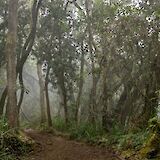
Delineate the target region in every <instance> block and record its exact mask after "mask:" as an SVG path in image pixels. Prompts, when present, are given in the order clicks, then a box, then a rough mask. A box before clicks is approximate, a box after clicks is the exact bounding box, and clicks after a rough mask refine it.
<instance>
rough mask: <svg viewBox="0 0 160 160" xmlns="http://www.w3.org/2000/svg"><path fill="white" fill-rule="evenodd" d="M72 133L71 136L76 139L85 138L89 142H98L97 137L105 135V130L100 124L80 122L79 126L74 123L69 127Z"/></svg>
mask: <svg viewBox="0 0 160 160" xmlns="http://www.w3.org/2000/svg"><path fill="white" fill-rule="evenodd" d="M68 131H69V133H70V134H71V138H74V139H79V140H80V139H85V140H87V141H88V142H96V141H97V139H98V138H99V137H100V136H102V135H103V133H104V131H103V129H102V128H101V127H100V125H98V126H94V125H93V124H90V123H85V122H84V123H80V124H79V125H78V126H77V125H76V124H75V123H72V124H71V125H70V127H69V129H68Z"/></svg>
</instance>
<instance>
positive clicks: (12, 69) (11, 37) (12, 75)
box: [6, 0, 18, 128]
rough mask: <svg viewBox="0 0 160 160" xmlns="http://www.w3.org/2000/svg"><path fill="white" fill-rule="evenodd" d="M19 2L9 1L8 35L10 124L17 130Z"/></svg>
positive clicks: (8, 106) (16, 0)
mask: <svg viewBox="0 0 160 160" xmlns="http://www.w3.org/2000/svg"><path fill="white" fill-rule="evenodd" d="M17 15H18V0H10V1H9V18H8V34H7V41H6V61H7V94H8V105H7V108H8V109H7V110H8V113H7V114H8V115H7V117H8V124H9V127H10V128H16V127H17V122H18V110H17V97H16V40H17V21H18V18H17V17H18V16H17Z"/></svg>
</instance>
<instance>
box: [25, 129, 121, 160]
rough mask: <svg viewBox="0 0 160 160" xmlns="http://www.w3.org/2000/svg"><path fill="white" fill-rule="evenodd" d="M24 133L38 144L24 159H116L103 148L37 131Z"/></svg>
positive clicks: (116, 159)
mask: <svg viewBox="0 0 160 160" xmlns="http://www.w3.org/2000/svg"><path fill="white" fill-rule="evenodd" d="M26 134H27V135H28V136H30V137H31V138H32V139H33V140H34V141H35V142H36V143H37V144H38V145H37V147H35V150H34V151H33V152H32V153H30V155H29V156H28V157H27V159H26V160H118V158H116V156H114V154H113V153H111V152H109V151H108V150H107V149H105V148H100V147H95V146H90V145H87V144H85V143H80V142H76V141H73V140H67V139H65V138H63V137H57V136H53V135H52V134H48V133H41V132H37V131H31V130H30V131H26Z"/></svg>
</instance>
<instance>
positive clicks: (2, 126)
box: [0, 117, 32, 160]
mask: <svg viewBox="0 0 160 160" xmlns="http://www.w3.org/2000/svg"><path fill="white" fill-rule="evenodd" d="M31 149H32V142H31V141H29V140H28V139H27V137H25V135H23V133H22V132H19V133H18V134H15V133H13V132H12V130H11V129H9V126H8V124H7V122H6V119H5V118H4V117H2V118H0V160H15V159H17V157H19V156H21V155H23V154H25V153H28V152H29V151H31Z"/></svg>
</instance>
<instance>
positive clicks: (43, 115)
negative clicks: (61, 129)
mask: <svg viewBox="0 0 160 160" xmlns="http://www.w3.org/2000/svg"><path fill="white" fill-rule="evenodd" d="M37 74H38V78H39V87H40V108H41V125H42V124H44V123H45V122H46V112H45V94H44V80H43V75H42V64H41V62H39V61H38V62H37Z"/></svg>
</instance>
